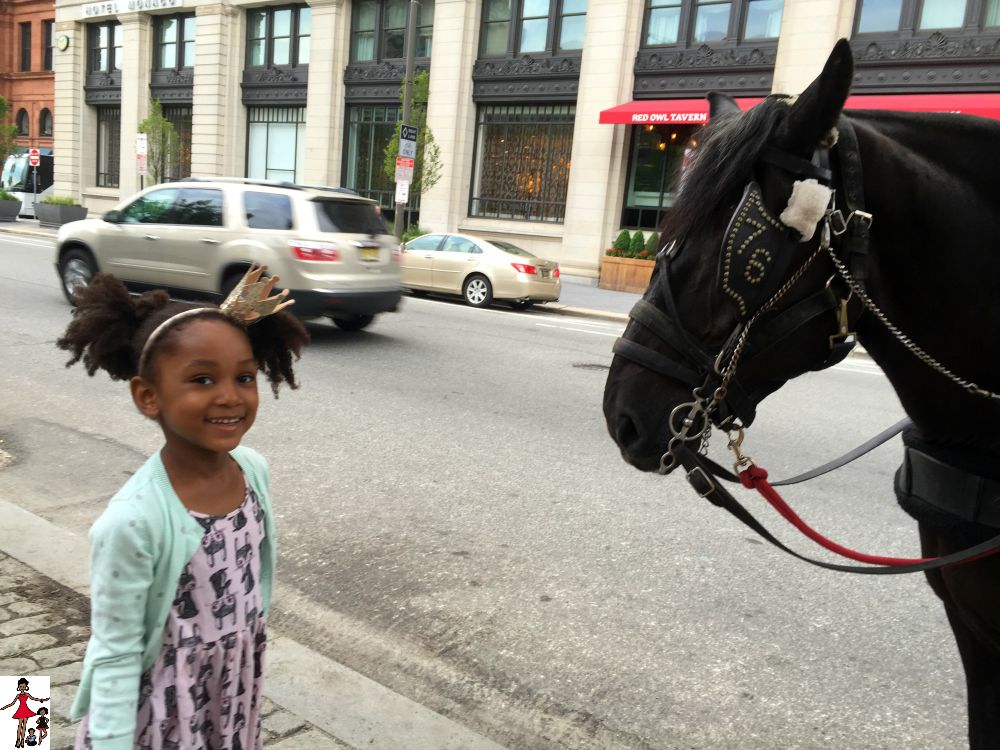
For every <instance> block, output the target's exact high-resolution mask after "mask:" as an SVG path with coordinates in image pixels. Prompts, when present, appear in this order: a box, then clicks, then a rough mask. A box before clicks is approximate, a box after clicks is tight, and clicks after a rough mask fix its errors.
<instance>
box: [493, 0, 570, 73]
mask: <svg viewBox="0 0 1000 750" xmlns="http://www.w3.org/2000/svg"><path fill="white" fill-rule="evenodd" d="M488 1H489V0H482V6H483V7H482V17H483V19H484V20H483V21H482V22H481V23H480V24H479V48H478V56H479V58H480V59H483V60H502V59H504V58H508V57H520V56H521V55H531V56H533V57H534V56H538V55H567V56H569V55H581V54H582V53H583V50H582V48H581V49H574V48H570V49H563V48H562V47H561V46H560V44H559V43H560V41H561V40H560V32H561V30H562V20H563V18H565V17H566V16H578V15H582V16H584V17H586V15H587V13H588V12H589V11H590V3H589V2H588V3H587V10H585V11H584V12H583V13H575V12H569V13H565V12H563V7H564V3H565V2H566V0H549V13H548V28H547V29H546V31H545V49H544V50H526V51H524V52H522V51H521V36H522V34H521V32H522V26H523V25H524V20H525V15H524V3H525V0H511V3H510V18H509V19H507V20H506V21H497V20H494V21H489V22H487V21H485V17H486V3H487V2H488ZM541 17H542V16H528V17H527V18H528V19H529V20H530V19H535V18H541ZM496 23H507V24H508V26H507V50H506V51H505V52H504V53H502V54H496V53H493V54H490V53H487V50H486V32H487V30H488V29H487V27H488V25H489V24H496Z"/></svg>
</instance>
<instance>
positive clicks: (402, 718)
mask: <svg viewBox="0 0 1000 750" xmlns="http://www.w3.org/2000/svg"><path fill="white" fill-rule="evenodd" d="M11 459H12V457H11V456H10V455H9V454H6V453H5V452H4V451H3V449H2V448H0V469H2V468H3V466H4V465H5V463H7V462H9V461H10V460H11ZM0 476H2V475H0ZM0 517H2V518H3V519H4V533H3V535H2V537H0V675H6V676H17V677H22V676H23V677H28V678H29V679H30V678H31V677H32V676H36V677H46V676H47V677H49V678H50V679H51V693H52V694H51V696H50V698H51V702H50V703H49V704H48V706H49V707H50V722H51V732H50V735H49V738H50V743H51V744H50V747H51V748H53V749H54V750H70V749H71V748H72V746H73V740H74V738H75V735H76V730H77V723H74V722H72V721H71V720H70V718H69V709H70V706H71V705H72V702H73V697H74V695H75V694H76V690H77V687H78V685H79V680H80V675H81V671H82V667H83V661H82V660H83V655H84V652H85V650H86V645H87V640H88V639H89V637H90V626H89V623H90V598H89V594H88V592H89V573H88V568H89V564H88V559H89V545H88V542H87V540H86V539H85V538H83V537H82V536H80V535H78V534H74V533H72V532H70V531H66V530H65V529H62V528H60V527H58V526H56V525H54V524H52V523H51V522H49V521H47V520H45V519H43V518H40V517H38V516H36V515H34V514H32V513H30V512H28V511H26V510H24V509H23V508H21V507H20V506H18V505H16V504H15V503H13V502H9V500H8V499H5V498H4V497H3V493H2V492H0ZM274 605H275V608H277V607H279V606H280V605H281V601H280V594H279V593H277V592H276V594H275V601H274ZM266 664H267V667H266V676H265V680H264V696H265V701H264V708H263V715H264V720H263V735H264V746H265V747H266V748H268V749H269V750H293V749H294V750H302V749H303V748H305V749H306V750H336V749H340V748H355V749H356V750H362V749H364V750H407V749H408V748H412V749H413V750H504V748H503V747H502V746H501V745H498V744H497V743H495V742H493V741H491V740H488V739H486V738H485V737H483V736H482V735H479V734H477V733H475V732H473V731H472V730H470V729H467V728H466V727H464V726H463V725H461V724H459V723H457V722H455V721H452V720H450V719H448V718H445V717H444V716H442V715H440V714H438V713H435V712H434V711H431V710H430V709H428V708H425V707H424V706H422V705H420V704H418V703H415V702H414V701H411V700H410V699H408V698H406V697H405V696H402V695H399V694H398V693H394V692H393V691H391V690H389V689H388V688H386V687H385V686H383V685H380V684H379V683H377V682H374V681H373V680H370V679H368V678H367V677H365V676H363V675H361V674H359V673H357V672H355V671H353V670H351V669H349V668H348V667H346V666H344V665H342V664H339V663H337V662H335V661H333V660H332V659H329V658H327V657H326V656H323V655H322V654H319V653H317V652H315V651H313V650H311V649H310V648H308V647H307V646H305V645H303V644H301V643H298V642H296V641H294V640H292V639H291V638H288V637H287V636H284V635H282V633H281V632H280V630H279V629H277V628H274V627H272V628H270V632H269V636H268V644H267V657H266ZM293 706H294V709H292V708H290V707H293ZM43 747H44V746H43Z"/></svg>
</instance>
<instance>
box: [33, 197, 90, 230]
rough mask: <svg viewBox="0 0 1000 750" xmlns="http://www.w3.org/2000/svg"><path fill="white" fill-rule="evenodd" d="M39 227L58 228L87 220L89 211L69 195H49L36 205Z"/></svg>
mask: <svg viewBox="0 0 1000 750" xmlns="http://www.w3.org/2000/svg"><path fill="white" fill-rule="evenodd" d="M35 217H36V218H37V219H38V226H40V227H50V228H58V227H61V226H62V225H63V224H68V223H69V222H71V221H79V220H80V219H86V218H87V209H86V207H85V206H81V205H80V204H79V203H77V202H76V199H75V198H73V197H72V196H69V195H47V196H45V197H44V198H42V199H41V200H40V201H39V202H37V203H36V204H35Z"/></svg>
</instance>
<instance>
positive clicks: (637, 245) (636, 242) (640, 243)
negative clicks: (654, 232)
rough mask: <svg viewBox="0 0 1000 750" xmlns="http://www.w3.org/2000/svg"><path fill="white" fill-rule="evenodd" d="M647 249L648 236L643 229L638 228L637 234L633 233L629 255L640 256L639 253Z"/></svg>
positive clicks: (632, 256) (631, 256)
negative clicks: (643, 232)
mask: <svg viewBox="0 0 1000 750" xmlns="http://www.w3.org/2000/svg"><path fill="white" fill-rule="evenodd" d="M645 249H646V238H645V237H644V236H643V234H642V230H641V229H637V230H636V231H635V234H633V235H632V241H631V242H630V243H629V246H628V255H629V257H630V258H638V257H639V253H641V252H642V251H643V250H645Z"/></svg>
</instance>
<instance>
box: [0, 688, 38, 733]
mask: <svg viewBox="0 0 1000 750" xmlns="http://www.w3.org/2000/svg"><path fill="white" fill-rule="evenodd" d="M29 699H30V700H33V701H38V702H39V703H44V702H45V701H47V700H48V698H36V697H35V696H33V695H32V694H31V693H29V692H28V678H27V677H22V678H21V679H19V680H18V681H17V695H15V696H14V700H12V701H11V702H10V703H8V704H7V705H6V706H4V707H3V708H0V711H3V710H5V709H8V708H10V707H11V706H13V705H14V704H15V703H17V702H18V701H20V702H21V705H19V706H18V707H17V710H16V711H15V712H14V717H13V718H15V719H17V722H18V723H17V739H16V740H15V741H14V747H24V730H25V728H26V727H27V726H28V719H29V718H31V717H32V716H34V715H35V712H34V711H32V710H31V709H30V708H28V700H29ZM42 710H44V709H42Z"/></svg>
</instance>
